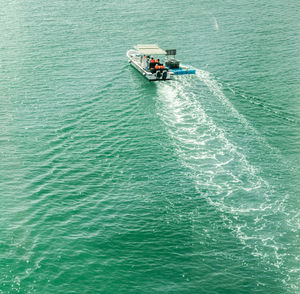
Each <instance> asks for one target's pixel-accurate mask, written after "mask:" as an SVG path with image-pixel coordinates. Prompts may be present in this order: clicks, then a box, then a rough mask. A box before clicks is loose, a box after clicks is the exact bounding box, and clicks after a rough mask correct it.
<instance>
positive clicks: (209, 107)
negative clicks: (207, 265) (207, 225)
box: [157, 70, 289, 279]
mask: <svg viewBox="0 0 300 294" xmlns="http://www.w3.org/2000/svg"><path fill="white" fill-rule="evenodd" d="M157 111H158V115H159V116H160V118H161V120H162V121H163V123H164V125H165V127H166V131H167V132H168V134H169V137H170V139H171V140H172V144H173V145H174V147H175V150H176V153H177V156H178V159H179V160H180V162H181V164H182V165H183V166H184V167H185V168H186V170H187V175H188V176H189V177H190V178H191V179H192V181H193V183H194V184H195V188H196V190H197V191H198V192H199V194H198V195H199V198H201V199H205V201H206V202H207V203H208V205H209V206H210V207H213V208H214V209H215V211H217V212H218V215H219V216H220V217H221V219H222V221H223V224H224V226H225V227H226V228H227V229H230V231H231V232H232V234H233V235H234V236H235V237H236V238H238V240H239V241H240V243H241V244H242V245H243V246H244V247H245V248H247V249H248V250H250V252H251V254H252V255H253V256H255V257H256V258H258V259H259V260H261V261H262V262H263V264H264V265H267V266H271V267H272V268H280V269H281V270H282V269H283V268H284V266H285V264H284V256H285V253H284V251H285V249H286V248H285V246H286V245H285V244H283V243H282V242H280V237H281V236H278V234H276V233H275V232H276V231H277V230H279V229H280V228H281V227H282V226H283V225H284V224H283V222H284V219H285V218H284V217H282V216H283V215H285V216H286V213H287V212H286V204H285V203H286V201H287V199H288V197H289V195H286V194H284V189H283V191H282V190H279V189H278V188H277V186H276V183H274V182H273V180H272V179H271V178H270V179H268V178H265V176H263V172H265V170H263V169H264V164H263V163H261V164H260V163H259V162H260V156H263V157H265V156H266V154H267V155H268V154H269V155H270V157H271V156H274V160H273V162H275V164H280V163H279V161H280V159H279V157H280V154H279V153H278V151H277V150H276V149H275V148H273V147H272V146H270V145H268V143H267V142H266V141H265V139H264V138H263V137H262V136H261V135H260V134H259V132H258V131H257V130H256V129H255V128H254V127H252V125H251V124H250V123H249V122H248V121H247V119H246V118H245V117H244V116H243V115H241V114H240V113H239V112H238V111H237V109H236V108H235V107H234V105H233V104H232V103H231V102H230V100H229V99H228V98H227V97H226V96H225V94H224V93H223V91H222V87H221V85H220V84H219V83H218V82H217V81H216V80H215V79H214V78H213V77H212V75H211V74H210V73H208V72H206V71H203V70H197V76H196V77H186V78H184V79H182V80H181V81H172V82H171V83H165V84H159V85H158V98H157ZM257 150H264V152H265V153H264V154H263V155H260V154H255V153H256V151H257ZM266 150H267V151H266ZM255 159H256V160H255ZM277 167H278V166H277ZM264 174H265V173H264ZM281 193H282V194H281ZM193 201H196V199H194V200H193ZM195 207H196V208H195V211H194V213H193V217H195V218H196V217H197V213H198V208H197V205H195ZM287 279H288V278H287Z"/></svg>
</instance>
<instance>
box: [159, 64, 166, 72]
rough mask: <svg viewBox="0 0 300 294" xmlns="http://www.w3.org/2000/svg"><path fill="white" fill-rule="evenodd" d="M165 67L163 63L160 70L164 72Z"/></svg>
mask: <svg viewBox="0 0 300 294" xmlns="http://www.w3.org/2000/svg"><path fill="white" fill-rule="evenodd" d="M164 69H165V66H164V65H163V64H162V65H161V66H160V71H161V72H163V71H164Z"/></svg>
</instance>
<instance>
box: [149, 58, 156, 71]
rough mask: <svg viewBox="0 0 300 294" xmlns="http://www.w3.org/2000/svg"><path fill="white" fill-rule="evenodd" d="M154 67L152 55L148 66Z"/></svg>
mask: <svg viewBox="0 0 300 294" xmlns="http://www.w3.org/2000/svg"><path fill="white" fill-rule="evenodd" d="M154 67H155V60H154V58H153V57H152V58H151V60H150V68H154Z"/></svg>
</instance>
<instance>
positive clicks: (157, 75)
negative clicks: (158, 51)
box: [156, 70, 161, 79]
mask: <svg viewBox="0 0 300 294" xmlns="http://www.w3.org/2000/svg"><path fill="white" fill-rule="evenodd" d="M156 77H157V78H158V79H160V78H161V72H160V71H159V70H158V71H157V72H156Z"/></svg>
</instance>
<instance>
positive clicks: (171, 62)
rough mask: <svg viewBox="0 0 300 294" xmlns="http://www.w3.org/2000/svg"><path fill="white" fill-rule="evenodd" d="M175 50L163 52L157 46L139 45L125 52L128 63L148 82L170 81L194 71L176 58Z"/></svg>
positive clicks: (194, 71)
mask: <svg viewBox="0 0 300 294" xmlns="http://www.w3.org/2000/svg"><path fill="white" fill-rule="evenodd" d="M175 57H176V49H168V50H163V49H161V48H160V47H159V46H158V45H157V44H139V45H136V46H135V47H134V49H130V50H128V51H127V58H128V62H129V63H130V64H131V65H132V66H133V67H134V68H135V69H137V70H138V71H139V72H140V73H141V74H142V75H143V76H144V77H145V78H146V79H148V80H149V81H165V80H172V79H173V78H174V76H177V75H187V74H195V73H196V70H195V69H193V68H192V67H190V66H187V65H183V64H181V63H180V61H179V60H177V59H176V58H175Z"/></svg>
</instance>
